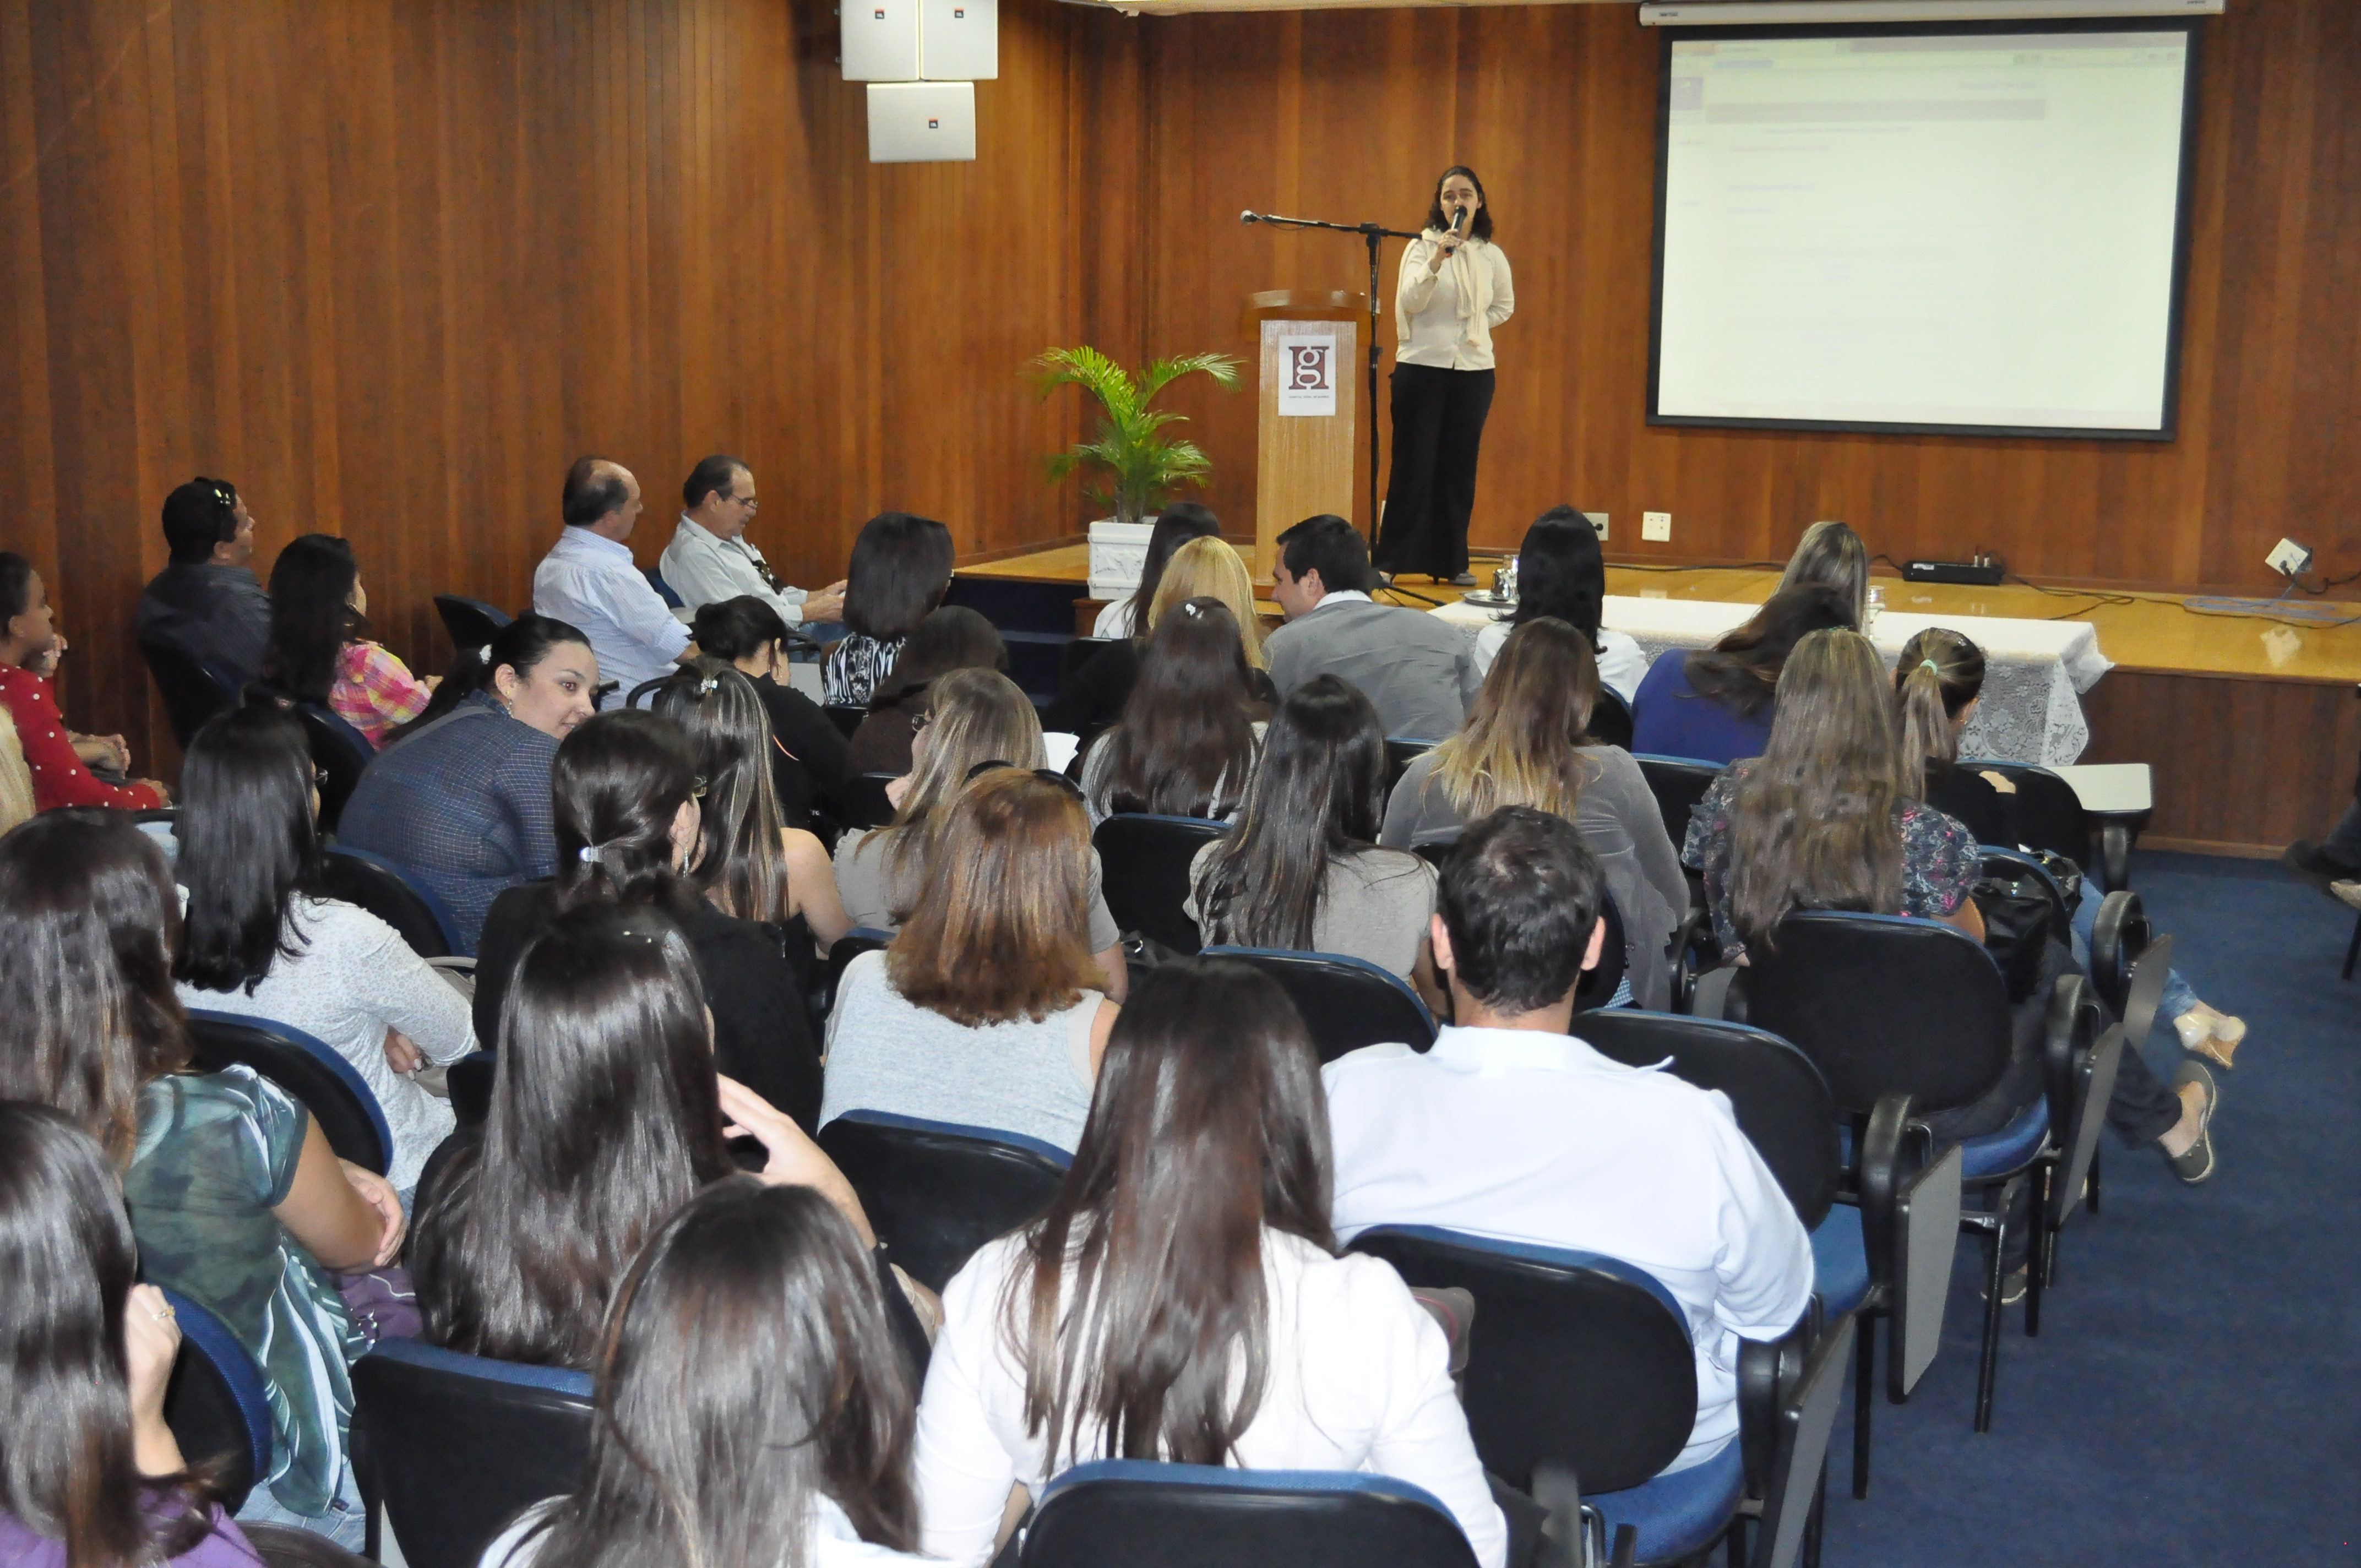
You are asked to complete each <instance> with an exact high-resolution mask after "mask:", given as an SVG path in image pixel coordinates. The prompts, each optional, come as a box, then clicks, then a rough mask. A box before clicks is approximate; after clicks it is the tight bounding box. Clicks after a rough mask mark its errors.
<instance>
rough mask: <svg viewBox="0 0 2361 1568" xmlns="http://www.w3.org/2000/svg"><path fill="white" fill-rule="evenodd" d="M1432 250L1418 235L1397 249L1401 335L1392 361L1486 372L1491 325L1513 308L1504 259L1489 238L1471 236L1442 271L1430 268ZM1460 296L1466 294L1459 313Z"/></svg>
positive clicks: (1433, 245) (1512, 288) (1430, 243)
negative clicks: (1400, 251) (1399, 269)
mask: <svg viewBox="0 0 2361 1568" xmlns="http://www.w3.org/2000/svg"><path fill="white" fill-rule="evenodd" d="M1427 233H1428V234H1433V233H1434V231H1433V230H1432V229H1429V230H1428V231H1427ZM1438 237H1439V236H1438ZM1435 249H1436V241H1435V240H1434V239H1428V238H1424V237H1422V238H1418V239H1414V240H1412V241H1411V242H1410V244H1409V245H1408V246H1407V247H1404V249H1403V251H1402V258H1401V275H1400V280H1399V281H1398V282H1397V283H1396V284H1395V288H1394V330H1395V334H1396V335H1397V337H1398V338H1399V339H1400V345H1399V346H1398V347H1396V348H1395V350H1394V363H1395V364H1397V365H1426V366H1431V367H1434V368H1436V369H1439V370H1489V369H1491V368H1492V329H1493V328H1495V327H1497V326H1499V324H1500V323H1503V322H1505V321H1507V320H1508V319H1509V318H1510V316H1511V315H1514V314H1515V313H1516V310H1517V291H1516V287H1515V284H1514V282H1513V280H1511V279H1510V276H1509V258H1508V257H1506V256H1505V255H1503V254H1502V253H1501V251H1500V247H1499V246H1496V245H1494V244H1493V243H1492V242H1491V241H1490V240H1487V239H1470V240H1468V241H1467V242H1466V243H1465V244H1463V245H1462V246H1461V247H1459V254H1458V255H1456V256H1455V257H1453V258H1451V259H1450V260H1448V261H1445V262H1444V264H1443V269H1442V270H1441V271H1438V272H1431V271H1429V270H1427V260H1428V258H1430V257H1432V256H1433V254H1434V252H1435ZM1463 294H1464V295H1466V296H1467V297H1468V298H1467V303H1466V312H1465V313H1464V314H1463V313H1462V307H1461V298H1462V296H1463Z"/></svg>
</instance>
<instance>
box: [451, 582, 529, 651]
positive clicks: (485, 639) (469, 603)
mask: <svg viewBox="0 0 2361 1568" xmlns="http://www.w3.org/2000/svg"><path fill="white" fill-rule="evenodd" d="M434 612H435V613H436V614H437V615H439V616H441V617H442V618H443V630H445V631H446V632H448V633H450V636H451V646H452V647H453V648H454V649H456V650H457V651H459V652H469V651H471V650H474V649H477V648H482V647H485V646H487V645H488V644H489V643H490V641H491V640H492V639H493V638H495V637H497V636H499V635H500V628H502V627H504V626H506V625H508V624H509V622H511V620H515V619H516V618H515V617H514V616H511V614H509V613H508V611H506V610H504V609H496V608H494V607H493V606H491V605H488V604H486V603H485V602H484V601H483V600H481V599H471V598H467V595H465V594H436V595H435V596H434Z"/></svg>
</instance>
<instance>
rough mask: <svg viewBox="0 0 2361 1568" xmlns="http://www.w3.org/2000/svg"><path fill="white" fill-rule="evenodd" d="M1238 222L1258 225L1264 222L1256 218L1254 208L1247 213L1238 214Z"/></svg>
mask: <svg viewBox="0 0 2361 1568" xmlns="http://www.w3.org/2000/svg"><path fill="white" fill-rule="evenodd" d="M1238 222H1240V223H1242V224H1258V223H1260V222H1262V220H1261V219H1260V218H1258V217H1257V216H1255V214H1254V210H1253V209H1252V208H1248V209H1247V210H1246V211H1245V212H1243V213H1240V214H1238Z"/></svg>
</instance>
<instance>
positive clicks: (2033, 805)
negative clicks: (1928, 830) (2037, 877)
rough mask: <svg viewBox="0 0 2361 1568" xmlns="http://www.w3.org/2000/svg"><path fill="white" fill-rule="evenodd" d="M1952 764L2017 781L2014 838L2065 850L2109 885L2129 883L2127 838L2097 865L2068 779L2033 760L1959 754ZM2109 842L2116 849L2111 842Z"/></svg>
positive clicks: (2084, 818) (2087, 823) (2028, 846)
mask: <svg viewBox="0 0 2361 1568" xmlns="http://www.w3.org/2000/svg"><path fill="white" fill-rule="evenodd" d="M1955 765H1956V766H1959V767H1961V768H1965V769H1967V770H1968V771H1969V772H1971V773H1998V774H2000V775H2001V776H2002V777H2003V778H2004V779H2006V780H2008V782H2009V783H2011V784H2015V786H2016V794H2015V797H2014V799H2013V801H2012V803H2011V809H2012V810H2013V811H2014V812H2015V817H2016V834H2017V838H2018V839H2019V841H2020V842H2021V843H2022V844H2023V845H2024V846H2025V847H2026V849H2029V850H2049V851H2050V852H2051V853H2053V854H2059V855H2063V856H2065V857H2066V858H2067V859H2068V860H2070V861H2073V862H2074V863H2075V864H2076V865H2078V866H2080V867H2081V868H2082V869H2083V870H2084V871H2085V872H2100V873H2101V875H2102V876H2103V880H2104V881H2105V883H2106V884H2107V886H2108V887H2110V888H2114V889H2121V888H2125V887H2128V886H2129V885H2130V884H2131V868H2130V860H2131V842H2130V839H2129V838H2128V837H2127V836H2125V837H2124V838H2123V839H2122V840H2121V847H2120V852H2119V853H2113V854H2110V855H2109V856H2108V857H2107V861H2108V863H2107V864H2105V865H2103V866H2102V865H2101V864H2099V857H2096V856H2093V855H2092V852H2091V851H2092V840H2093V839H2094V838H2096V835H2094V834H2093V833H2092V830H2091V819H2090V817H2088V816H2087V815H2086V814H2085V813H2084V812H2083V810H2082V797H2081V795H2076V794H2075V793H2074V786H2073V785H2072V784H2068V783H2067V782H2066V781H2065V780H2064V779H2061V778H2059V776H2058V775H2057V774H2056V773H2051V772H2050V771H2049V770H2048V768H2045V767H2042V766H2040V765H2039V764H2038V763H2035V762H1998V761H1995V760H1994V759H1993V758H1990V757H1961V758H1960V760H1959V762H1958V763H1957V764H1955ZM2112 837H2113V836H2111V838H2112ZM2107 847H2108V848H2109V849H2110V850H2114V848H2115V846H2114V844H2113V843H2111V844H2110V845H2109V846H2107Z"/></svg>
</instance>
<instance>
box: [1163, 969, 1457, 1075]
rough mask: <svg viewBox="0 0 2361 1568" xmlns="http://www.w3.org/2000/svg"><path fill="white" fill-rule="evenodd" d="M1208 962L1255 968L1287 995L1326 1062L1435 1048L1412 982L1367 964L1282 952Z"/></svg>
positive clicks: (1430, 1016)
mask: <svg viewBox="0 0 2361 1568" xmlns="http://www.w3.org/2000/svg"><path fill="white" fill-rule="evenodd" d="M1205 956H1206V957H1207V958H1223V959H1237V960H1238V961H1239V962H1241V963H1247V964H1252V965H1253V966H1254V967H1255V968H1257V969H1258V970H1262V972H1263V973H1265V974H1267V975H1268V976H1270V978H1271V979H1273V980H1275V981H1279V989H1280V990H1281V991H1284V992H1287V999H1288V1000H1289V1001H1290V1002H1292V1003H1295V1010H1296V1011H1297V1012H1298V1013H1300V1014H1302V1015H1303V1026H1304V1027H1305V1028H1306V1029H1308V1030H1309V1031H1311V1035H1312V1045H1313V1046H1314V1047H1316V1048H1317V1049H1318V1050H1319V1052H1320V1059H1321V1060H1322V1061H1323V1062H1332V1061H1334V1060H1335V1059H1336V1058H1338V1057H1341V1056H1343V1055H1344V1054H1345V1052H1347V1051H1357V1050H1359V1049H1360V1048H1361V1047H1363V1046H1382V1045H1389V1044H1393V1043H1396V1042H1399V1043H1400V1044H1402V1045H1406V1046H1408V1047H1411V1049H1412V1050H1416V1051H1422V1050H1424V1049H1426V1048H1427V1047H1429V1046H1431V1045H1433V1043H1434V1014H1432V1013H1430V1012H1428V1011H1427V1010H1426V1003H1424V1002H1422V1001H1421V1000H1420V999H1419V994H1418V992H1415V991H1412V990H1411V988H1410V983H1409V981H1405V980H1403V979H1402V977H1401V976H1400V975H1398V974H1395V973H1394V972H1393V971H1392V970H1385V969H1380V968H1379V967H1378V966H1377V965H1376V964H1373V963H1371V962H1369V961H1368V960H1367V959H1356V958H1347V957H1346V956H1345V955H1344V954H1342V953H1296V952H1288V951H1285V950H1283V949H1281V948H1232V947H1219V948H1206V949H1205Z"/></svg>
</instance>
